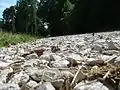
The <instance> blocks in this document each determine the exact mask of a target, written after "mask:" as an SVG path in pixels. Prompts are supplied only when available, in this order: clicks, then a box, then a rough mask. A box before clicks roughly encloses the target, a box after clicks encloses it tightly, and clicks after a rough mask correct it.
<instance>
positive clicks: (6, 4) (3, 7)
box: [0, 0, 17, 18]
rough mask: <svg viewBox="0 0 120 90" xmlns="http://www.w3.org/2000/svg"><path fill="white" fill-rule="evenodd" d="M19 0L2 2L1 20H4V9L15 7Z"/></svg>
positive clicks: (0, 6) (0, 4) (0, 1)
mask: <svg viewBox="0 0 120 90" xmlns="http://www.w3.org/2000/svg"><path fill="white" fill-rule="evenodd" d="M16 2H17V0H0V18H2V13H3V11H4V9H6V8H8V7H10V6H12V5H15V4H16Z"/></svg>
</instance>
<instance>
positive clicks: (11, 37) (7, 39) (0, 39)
mask: <svg viewBox="0 0 120 90" xmlns="http://www.w3.org/2000/svg"><path fill="white" fill-rule="evenodd" d="M37 38H39V37H37V36H31V35H26V34H13V33H10V32H9V33H8V32H0V47H3V46H5V47H8V46H9V45H15V44H17V43H22V42H28V41H34V40H36V39H37Z"/></svg>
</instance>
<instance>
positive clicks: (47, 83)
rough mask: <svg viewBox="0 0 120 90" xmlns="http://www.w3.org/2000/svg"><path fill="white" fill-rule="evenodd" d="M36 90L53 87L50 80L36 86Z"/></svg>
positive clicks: (45, 89) (51, 88) (52, 88)
mask: <svg viewBox="0 0 120 90" xmlns="http://www.w3.org/2000/svg"><path fill="white" fill-rule="evenodd" d="M36 90H55V88H54V87H53V85H52V84H51V83H50V82H45V83H43V84H41V85H40V86H39V87H37V88H36Z"/></svg>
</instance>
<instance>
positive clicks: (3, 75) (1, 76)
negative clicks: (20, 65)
mask: <svg viewBox="0 0 120 90" xmlns="http://www.w3.org/2000/svg"><path fill="white" fill-rule="evenodd" d="M11 72H13V69H12V68H11V67H10V68H6V69H4V70H2V71H1V72H0V82H2V83H6V82H7V76H8V74H9V73H11Z"/></svg>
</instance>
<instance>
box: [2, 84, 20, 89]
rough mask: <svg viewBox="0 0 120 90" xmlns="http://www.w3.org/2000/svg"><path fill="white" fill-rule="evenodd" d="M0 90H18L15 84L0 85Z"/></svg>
mask: <svg viewBox="0 0 120 90" xmlns="http://www.w3.org/2000/svg"><path fill="white" fill-rule="evenodd" d="M0 90H20V87H19V86H18V85H17V84H0Z"/></svg>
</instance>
